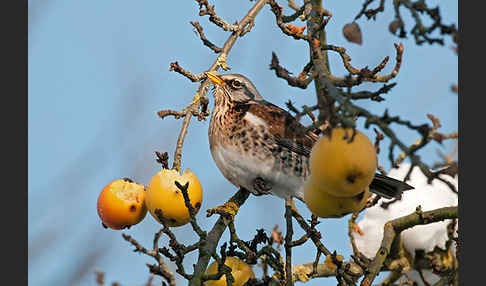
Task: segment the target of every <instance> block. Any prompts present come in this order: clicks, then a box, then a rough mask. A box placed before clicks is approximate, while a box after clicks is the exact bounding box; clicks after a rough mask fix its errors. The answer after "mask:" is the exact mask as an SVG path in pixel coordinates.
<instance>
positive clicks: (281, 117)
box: [247, 101, 319, 157]
mask: <svg viewBox="0 0 486 286" xmlns="http://www.w3.org/2000/svg"><path fill="white" fill-rule="evenodd" d="M247 112H250V113H251V114H253V115H255V116H257V117H259V118H261V119H263V120H264V121H265V122H266V123H267V124H268V126H269V127H270V133H272V134H273V135H274V138H275V142H276V143H277V144H278V145H280V146H282V147H284V148H287V149H289V150H291V151H293V152H295V153H297V154H300V155H304V156H306V157H309V156H310V151H311V149H312V146H314V143H315V142H316V141H317V140H318V139H319V136H317V135H316V134H315V133H313V132H312V131H306V130H305V126H303V125H302V124H300V123H299V122H298V121H297V120H296V119H295V118H294V117H293V116H292V115H291V114H290V113H288V112H287V111H285V110H283V109H282V108H280V107H278V106H276V105H274V104H271V103H269V102H266V101H265V102H260V103H253V104H250V105H249V108H248V110H247Z"/></svg>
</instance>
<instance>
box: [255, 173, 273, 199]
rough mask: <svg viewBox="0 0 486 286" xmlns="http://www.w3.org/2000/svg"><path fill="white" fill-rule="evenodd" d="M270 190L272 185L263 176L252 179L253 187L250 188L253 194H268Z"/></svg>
mask: <svg viewBox="0 0 486 286" xmlns="http://www.w3.org/2000/svg"><path fill="white" fill-rule="evenodd" d="M271 190H272V185H271V184H270V183H269V182H266V181H265V180H264V179H263V178H261V177H258V178H256V179H255V180H254V181H253V189H252V190H250V192H251V193H252V194H254V195H255V196H261V195H268V194H270V193H271V192H270V191H271Z"/></svg>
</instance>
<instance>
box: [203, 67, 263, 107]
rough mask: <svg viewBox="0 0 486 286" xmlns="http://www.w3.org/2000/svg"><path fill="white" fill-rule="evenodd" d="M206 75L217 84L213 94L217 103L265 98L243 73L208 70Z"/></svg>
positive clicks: (246, 101) (244, 101) (242, 101)
mask: <svg viewBox="0 0 486 286" xmlns="http://www.w3.org/2000/svg"><path fill="white" fill-rule="evenodd" d="M206 76H207V77H208V79H209V80H210V81H211V82H212V83H213V84H214V86H215V89H214V92H213V94H214V98H215V101H216V103H218V102H224V101H229V102H231V103H249V102H259V101H262V100H263V98H262V97H261V96H260V94H259V93H258V91H257V89H256V87H255V86H254V85H253V83H251V81H250V80H249V79H247V78H246V77H245V76H243V75H241V74H224V75H218V74H217V73H215V72H206Z"/></svg>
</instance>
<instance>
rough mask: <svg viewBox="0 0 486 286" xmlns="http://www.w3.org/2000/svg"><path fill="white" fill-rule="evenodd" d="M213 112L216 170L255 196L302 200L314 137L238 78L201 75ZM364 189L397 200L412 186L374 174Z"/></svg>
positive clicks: (211, 139)
mask: <svg viewBox="0 0 486 286" xmlns="http://www.w3.org/2000/svg"><path fill="white" fill-rule="evenodd" d="M205 75H206V77H207V79H209V80H210V82H211V83H212V84H213V86H214V87H213V90H212V91H213V97H214V108H213V110H212V114H211V119H210V123H209V130H208V137H209V146H210V150H211V155H212V157H213V160H214V162H215V163H216V166H217V167H218V169H219V170H220V172H221V173H222V174H223V176H224V177H225V178H226V179H227V180H229V181H230V182H231V183H232V184H233V185H235V186H237V187H240V188H245V189H247V190H248V191H250V192H251V193H253V194H254V195H256V196H261V195H265V194H272V195H275V196H277V197H280V198H283V199H287V198H290V197H295V198H297V199H299V200H301V201H304V182H305V180H306V178H307V177H309V175H310V169H309V167H310V165H309V159H310V153H311V150H312V146H313V145H314V143H316V142H317V141H318V140H319V138H320V137H319V136H318V135H317V134H316V133H314V132H313V131H311V130H306V129H305V126H303V125H302V124H301V123H300V122H299V121H297V119H295V117H293V116H292V115H291V114H290V113H289V112H287V111H286V110H284V109H282V108H280V107H278V106H276V105H274V104H272V103H270V102H268V101H266V100H265V99H264V98H263V97H262V96H261V95H260V93H259V92H258V90H257V89H256V87H255V86H254V85H253V83H252V82H251V81H250V80H249V79H248V78H247V77H245V76H244V75H241V74H222V75H220V74H218V73H216V72H206V73H205ZM369 188H370V191H371V192H373V193H375V194H378V195H380V196H381V197H384V198H388V199H391V198H396V199H400V197H401V194H402V192H403V191H405V190H410V189H413V187H412V186H410V185H408V184H406V183H404V182H402V181H399V180H396V179H393V178H390V177H387V176H385V175H382V174H380V173H375V176H374V178H373V180H372V182H371V184H370V186H369Z"/></svg>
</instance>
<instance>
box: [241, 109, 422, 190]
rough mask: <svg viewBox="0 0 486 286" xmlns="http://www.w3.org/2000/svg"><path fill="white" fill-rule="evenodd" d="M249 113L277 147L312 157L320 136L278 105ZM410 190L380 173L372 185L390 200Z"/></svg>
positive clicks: (373, 188)
mask: <svg viewBox="0 0 486 286" xmlns="http://www.w3.org/2000/svg"><path fill="white" fill-rule="evenodd" d="M247 112H250V113H252V114H254V115H255V116H258V117H259V118H262V119H263V120H265V122H267V124H268V125H269V126H270V132H271V133H272V134H273V135H274V137H275V142H276V144H277V145H279V146H281V147H282V148H286V149H288V150H290V151H292V152H295V153H297V154H300V155H303V156H306V157H310V152H311V150H312V146H313V145H314V144H315V143H316V141H317V140H318V139H319V136H317V135H316V134H315V133H313V132H312V131H307V132H305V127H304V126H303V125H302V124H300V123H299V122H298V121H297V120H296V119H295V118H294V117H293V116H292V115H291V114H290V113H288V112H287V111H285V110H283V109H282V108H280V107H278V106H276V105H273V104H271V103H269V102H263V101H262V102H261V103H258V104H257V103H252V104H249V107H248V110H247ZM410 189H413V187H412V186H410V185H408V184H406V183H404V182H401V181H398V180H395V179H393V178H390V177H387V176H383V175H381V174H378V173H376V174H375V178H374V179H373V181H372V182H371V185H370V190H371V191H372V192H373V193H376V194H378V195H380V196H383V197H385V198H388V199H391V198H396V199H400V198H401V195H402V193H403V191H406V190H410Z"/></svg>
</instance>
